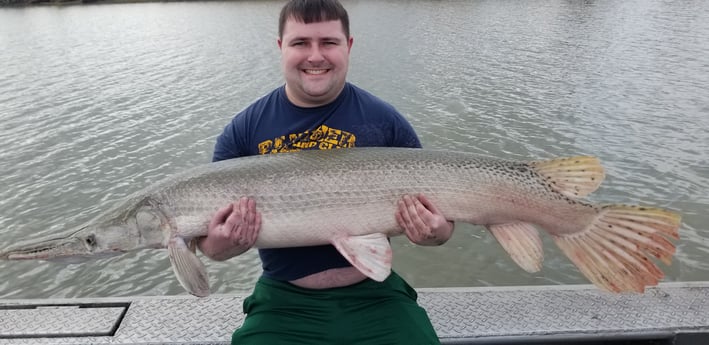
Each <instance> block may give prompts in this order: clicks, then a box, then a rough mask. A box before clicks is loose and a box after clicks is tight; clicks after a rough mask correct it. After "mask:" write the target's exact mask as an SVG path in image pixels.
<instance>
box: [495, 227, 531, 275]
mask: <svg viewBox="0 0 709 345" xmlns="http://www.w3.org/2000/svg"><path fill="white" fill-rule="evenodd" d="M487 229H488V230H489V231H490V232H491V233H492V235H493V236H495V239H497V242H500V245H502V248H504V249H505V251H507V254H510V257H512V260H513V261H514V262H516V263H517V265H519V267H522V269H524V270H525V271H527V272H529V273H534V272H539V270H541V269H542V261H544V250H543V249H542V240H541V239H540V238H539V232H538V231H537V229H536V228H535V227H534V226H533V225H532V224H529V223H506V224H495V225H488V226H487Z"/></svg>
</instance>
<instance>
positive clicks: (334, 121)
mask: <svg viewBox="0 0 709 345" xmlns="http://www.w3.org/2000/svg"><path fill="white" fill-rule="evenodd" d="M366 146H388V147H392V146H394V147H414V148H419V147H421V143H420V141H419V139H418V137H417V136H416V133H415V132H414V130H413V128H412V127H411V125H410V124H409V123H408V122H407V121H406V119H404V117H403V116H402V115H401V114H399V112H398V111H396V109H394V107H392V106H391V105H389V104H388V103H385V102H384V101H382V100H381V99H379V98H377V97H375V96H374V95H372V94H370V93H368V92H367V91H364V90H362V89H360V88H358V87H356V86H354V85H352V84H350V83H346V84H345V88H344V89H343V91H342V93H341V94H340V95H339V96H338V97H337V98H336V99H335V100H334V101H333V102H332V103H330V104H327V105H324V106H320V107H315V108H302V107H298V106H296V105H294V104H293V103H291V102H290V101H289V100H288V98H287V97H286V92H285V86H281V87H279V88H277V89H275V90H274V91H272V92H271V93H269V94H267V95H266V96H264V97H262V98H260V99H259V100H257V101H256V102H254V103H253V104H251V105H250V106H249V107H247V108H246V109H244V110H242V111H241V112H240V113H238V114H237V115H236V116H235V117H234V119H233V120H232V121H231V122H230V123H229V124H228V125H227V126H226V128H224V132H222V134H221V135H220V136H219V137H218V138H217V143H216V145H215V147H214V156H213V158H212V160H213V161H215V162H216V161H220V160H225V159H231V158H236V157H241V156H250V155H258V154H270V153H279V152H288V151H298V150H305V149H320V150H325V149H331V148H346V147H366ZM256 207H257V208H258V205H257V206H256ZM392 216H393V215H392ZM259 256H260V257H261V261H262V263H263V274H264V275H265V276H266V277H269V278H272V279H276V280H281V281H290V280H295V279H298V278H302V277H305V276H307V275H310V274H314V273H317V272H322V271H324V270H327V269H330V268H339V267H347V266H351V265H350V263H349V262H347V260H346V259H345V258H344V257H343V256H342V255H340V253H339V252H338V251H337V250H336V249H335V247H334V246H332V245H322V246H313V247H293V248H276V249H259Z"/></svg>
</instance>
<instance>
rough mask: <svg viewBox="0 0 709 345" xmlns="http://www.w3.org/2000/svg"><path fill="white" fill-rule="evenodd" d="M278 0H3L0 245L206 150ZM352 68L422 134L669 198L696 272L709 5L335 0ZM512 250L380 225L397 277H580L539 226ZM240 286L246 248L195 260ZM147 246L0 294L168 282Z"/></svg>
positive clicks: (248, 79)
mask: <svg viewBox="0 0 709 345" xmlns="http://www.w3.org/2000/svg"><path fill="white" fill-rule="evenodd" d="M280 6H281V2H271V1H253V2H251V1H237V2H204V3H200V2H191V3H143V4H114V5H84V6H66V7H32V8H3V9H0V23H2V24H0V66H2V67H0V248H3V247H5V246H7V245H9V244H11V243H15V242H17V241H20V240H23V239H26V238H29V237H37V236H44V235H48V234H52V233H57V232H61V231H64V230H65V229H67V228H69V227H71V226H74V225H78V224H80V223H82V222H84V221H86V220H88V219H89V218H91V217H93V216H94V215H96V214H97V213H98V212H100V210H102V209H105V208H106V207H109V206H110V205H112V203H113V202H115V201H116V200H118V199H120V198H121V197H124V196H126V195H128V194H130V193H132V192H135V191H137V190H140V189H142V188H143V187H144V186H146V185H147V184H149V183H151V182H154V181H157V180H159V179H161V178H163V177H165V176H168V175H170V174H172V173H175V172H178V171H181V170H184V169H186V168H189V167H192V166H195V165H198V164H202V163H205V162H208V161H209V160H210V159H211V152H212V148H213V144H214V139H215V137H216V135H218V134H219V133H220V132H221V130H222V128H223V127H224V126H225V125H226V124H227V123H228V122H229V120H230V119H231V118H232V117H233V115H234V114H235V113H236V112H237V111H239V110H240V109H242V108H244V107H245V106H247V105H248V104H249V103H250V102H252V101H253V100H255V99H256V98H258V97H259V96H261V95H263V94H265V93H267V92H268V91H270V90H272V89H273V88H275V87H277V86H279V85H281V84H282V82H283V80H282V77H281V73H280V65H279V57H280V55H279V51H278V49H277V45H276V38H277V17H278V12H279V10H280ZM345 6H346V7H347V8H348V10H349V12H350V17H351V22H352V34H353V36H354V47H353V50H352V56H351V67H350V73H349V79H350V81H352V82H353V83H355V84H357V85H359V86H361V87H363V88H365V89H367V90H369V91H371V92H372V93H374V94H376V95H378V96H380V97H381V98H383V99H385V100H387V101H389V102H391V103H392V104H393V105H394V106H396V107H397V108H398V109H399V110H400V111H401V112H402V113H403V114H405V115H406V116H407V118H408V119H409V120H410V121H411V122H412V124H413V125H414V127H415V129H416V130H417V132H418V133H419V135H420V137H421V139H422V142H423V144H424V146H426V147H429V148H438V149H451V150H461V151H470V152H475V153H481V154H486V155H493V156H497V157H501V158H514V159H542V158H552V157H558V156H570V155H578V154H591V155H596V156H598V157H600V159H601V160H602V162H603V164H604V166H605V167H606V169H607V178H606V181H605V182H604V183H603V185H602V186H601V188H600V189H599V190H598V191H596V192H595V193H594V194H592V195H591V196H590V198H589V199H590V200H592V201H594V202H623V203H642V204H646V205H655V206H661V207H666V208H670V209H674V210H677V211H680V212H681V213H682V215H683V225H682V228H681V237H682V238H681V240H680V241H678V242H677V243H676V244H677V254H676V256H675V260H674V262H673V263H672V265H671V266H669V267H663V269H664V270H665V272H666V274H667V277H666V281H701V280H709V260H707V257H709V91H707V90H709V39H708V37H709V21H707V20H706V18H709V2H707V1H703V0H697V1H691V0H690V1H644V0H636V1H632V0H631V1H610V0H609V1H590V0H588V1H546V0H545V1H541V0H540V1H387V2H378V1H346V2H345ZM544 243H545V252H546V260H545V263H544V269H543V270H542V271H541V272H539V273H536V274H529V273H526V272H524V271H522V270H521V269H520V268H518V267H517V266H516V265H515V264H514V263H513V262H512V260H511V259H510V258H509V257H508V256H507V254H505V252H504V251H503V250H502V248H501V247H500V246H499V245H498V244H497V243H496V241H495V240H494V239H493V238H492V237H491V236H490V235H489V234H488V233H487V232H486V230H484V229H483V228H482V227H477V226H469V225H464V224H459V225H458V226H457V227H456V232H455V234H454V237H453V239H451V240H450V241H449V242H448V243H447V244H445V245H444V246H442V247H437V248H421V247H416V246H414V245H411V244H409V243H408V242H407V241H406V240H405V239H404V238H395V239H394V240H393V246H394V268H395V269H396V270H397V271H398V272H399V273H400V274H401V275H403V276H404V277H405V278H406V279H407V280H408V281H410V282H411V283H412V285H414V286H415V287H443V286H487V285H495V286H508V285H538V284H585V283H587V281H586V280H585V278H583V276H582V275H581V274H580V273H579V272H578V271H577V270H576V269H575V267H574V266H573V265H572V264H571V263H570V261H569V260H568V259H566V258H565V257H564V256H563V255H562V254H561V252H560V250H558V249H557V248H556V247H555V246H554V244H553V243H552V241H550V239H549V238H548V237H545V238H544ZM204 261H205V262H206V265H207V267H208V270H209V273H210V276H211V281H212V285H213V287H212V290H213V292H215V293H246V292H249V291H250V290H251V288H252V285H253V283H254V281H255V280H256V278H257V277H258V275H259V274H260V265H259V262H258V258H257V255H256V253H255V251H249V252H247V253H246V254H244V255H242V256H240V257H238V258H235V259H233V260H230V261H228V262H225V263H219V262H209V261H208V260H207V259H206V258H205V259H204ZM184 293H185V292H184V291H183V290H182V288H181V287H180V285H179V284H178V282H177V280H176V279H175V278H174V276H173V273H172V271H171V269H170V265H169V260H168V259H167V253H166V251H164V250H144V251H139V252H134V253H129V254H126V255H123V256H119V257H112V258H105V259H100V260H94V261H90V262H87V263H83V264H78V265H67V264H64V263H52V262H39V261H35V262H0V298H52V297H103V296H129V295H171V294H184Z"/></svg>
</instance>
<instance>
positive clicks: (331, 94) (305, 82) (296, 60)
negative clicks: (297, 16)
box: [278, 18, 352, 107]
mask: <svg viewBox="0 0 709 345" xmlns="http://www.w3.org/2000/svg"><path fill="white" fill-rule="evenodd" d="M278 47H279V48H280V49H281V66H282V67H283V74H284V76H285V79H286V94H287V95H288V99H289V100H290V101H291V102H293V103H294V104H295V105H298V106H301V107H316V106H320V105H324V104H327V103H330V102H332V101H333V100H335V98H337V95H339V94H340V91H342V88H343V87H344V85H345V79H346V76H347V67H348V65H349V57H350V49H351V48H352V38H351V37H346V36H345V33H344V31H343V30H342V23H341V22H340V21H339V20H334V21H327V22H319V23H310V24H305V23H301V22H298V21H295V20H293V19H292V18H290V19H288V20H287V21H286V23H285V26H284V28H283V38H282V39H279V40H278Z"/></svg>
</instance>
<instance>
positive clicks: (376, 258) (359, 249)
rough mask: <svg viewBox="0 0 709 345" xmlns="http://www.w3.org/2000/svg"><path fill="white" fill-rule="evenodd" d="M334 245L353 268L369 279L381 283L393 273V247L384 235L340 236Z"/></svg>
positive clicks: (335, 239)
mask: <svg viewBox="0 0 709 345" xmlns="http://www.w3.org/2000/svg"><path fill="white" fill-rule="evenodd" d="M332 244H333V245H334V246H335V248H337V250H338V251H339V252H340V254H342V256H344V257H345V259H347V261H349V262H350V263H351V264H352V266H354V267H356V268H357V269H358V270H359V271H360V272H362V273H363V274H364V275H366V276H367V277H369V278H372V279H374V280H376V281H378V282H381V281H384V279H386V278H387V277H388V276H389V274H390V273H391V257H392V254H391V246H390V245H389V240H388V239H387V237H386V235H384V234H382V233H374V234H369V235H361V236H350V235H343V236H338V237H336V238H334V239H333V240H332Z"/></svg>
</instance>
